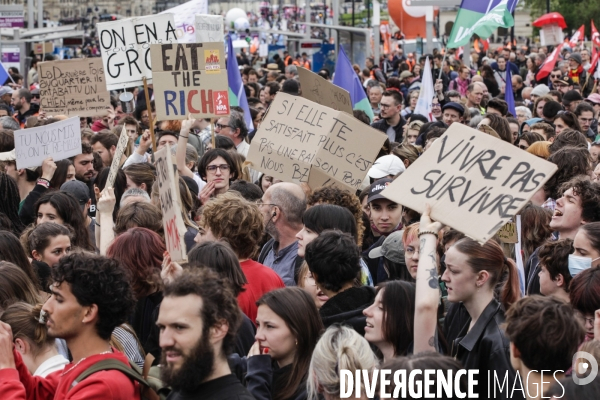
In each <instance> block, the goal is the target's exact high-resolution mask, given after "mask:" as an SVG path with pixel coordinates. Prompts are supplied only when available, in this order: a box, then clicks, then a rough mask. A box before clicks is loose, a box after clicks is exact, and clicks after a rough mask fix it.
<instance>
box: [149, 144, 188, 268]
mask: <svg viewBox="0 0 600 400" xmlns="http://www.w3.org/2000/svg"><path fill="white" fill-rule="evenodd" d="M155 160H156V184H157V185H158V189H159V191H158V192H159V196H160V208H161V210H162V218H163V227H164V230H165V242H166V247H167V251H168V252H169V253H170V254H171V259H172V260H173V261H185V260H187V251H186V247H185V242H184V240H183V237H184V235H185V232H186V228H185V224H184V223H183V217H182V215H181V198H180V196H179V175H178V174H177V171H176V170H175V169H174V168H173V158H172V156H171V146H170V145H168V144H167V145H166V146H165V147H163V148H162V149H160V150H159V151H157V152H156V154H155Z"/></svg>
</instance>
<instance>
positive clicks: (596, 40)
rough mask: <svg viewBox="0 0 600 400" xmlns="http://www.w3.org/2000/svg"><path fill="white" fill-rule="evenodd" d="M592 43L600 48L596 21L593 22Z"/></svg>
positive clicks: (599, 35)
mask: <svg viewBox="0 0 600 400" xmlns="http://www.w3.org/2000/svg"><path fill="white" fill-rule="evenodd" d="M592 42H593V43H594V44H595V45H596V46H598V47H600V34H599V33H598V30H597V29H596V26H595V25H594V21H592Z"/></svg>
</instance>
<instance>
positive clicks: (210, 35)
mask: <svg viewBox="0 0 600 400" xmlns="http://www.w3.org/2000/svg"><path fill="white" fill-rule="evenodd" d="M195 27H196V42H197V43H206V42H221V43H223V42H225V34H224V33H223V32H224V30H225V22H224V21H223V17H222V16H221V15H198V14H197V15H196V25H195Z"/></svg>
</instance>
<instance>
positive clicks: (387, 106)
mask: <svg viewBox="0 0 600 400" xmlns="http://www.w3.org/2000/svg"><path fill="white" fill-rule="evenodd" d="M393 106H394V105H392V104H383V103H381V104H379V107H381V108H390V107H393Z"/></svg>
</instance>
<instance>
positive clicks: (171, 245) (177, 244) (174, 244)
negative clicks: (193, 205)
mask: <svg viewBox="0 0 600 400" xmlns="http://www.w3.org/2000/svg"><path fill="white" fill-rule="evenodd" d="M166 231H167V237H166V239H167V240H166V242H167V250H169V251H172V250H175V249H177V250H181V240H180V236H179V231H178V230H177V224H176V222H175V216H174V217H173V218H171V219H170V220H168V221H167V229H166Z"/></svg>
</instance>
